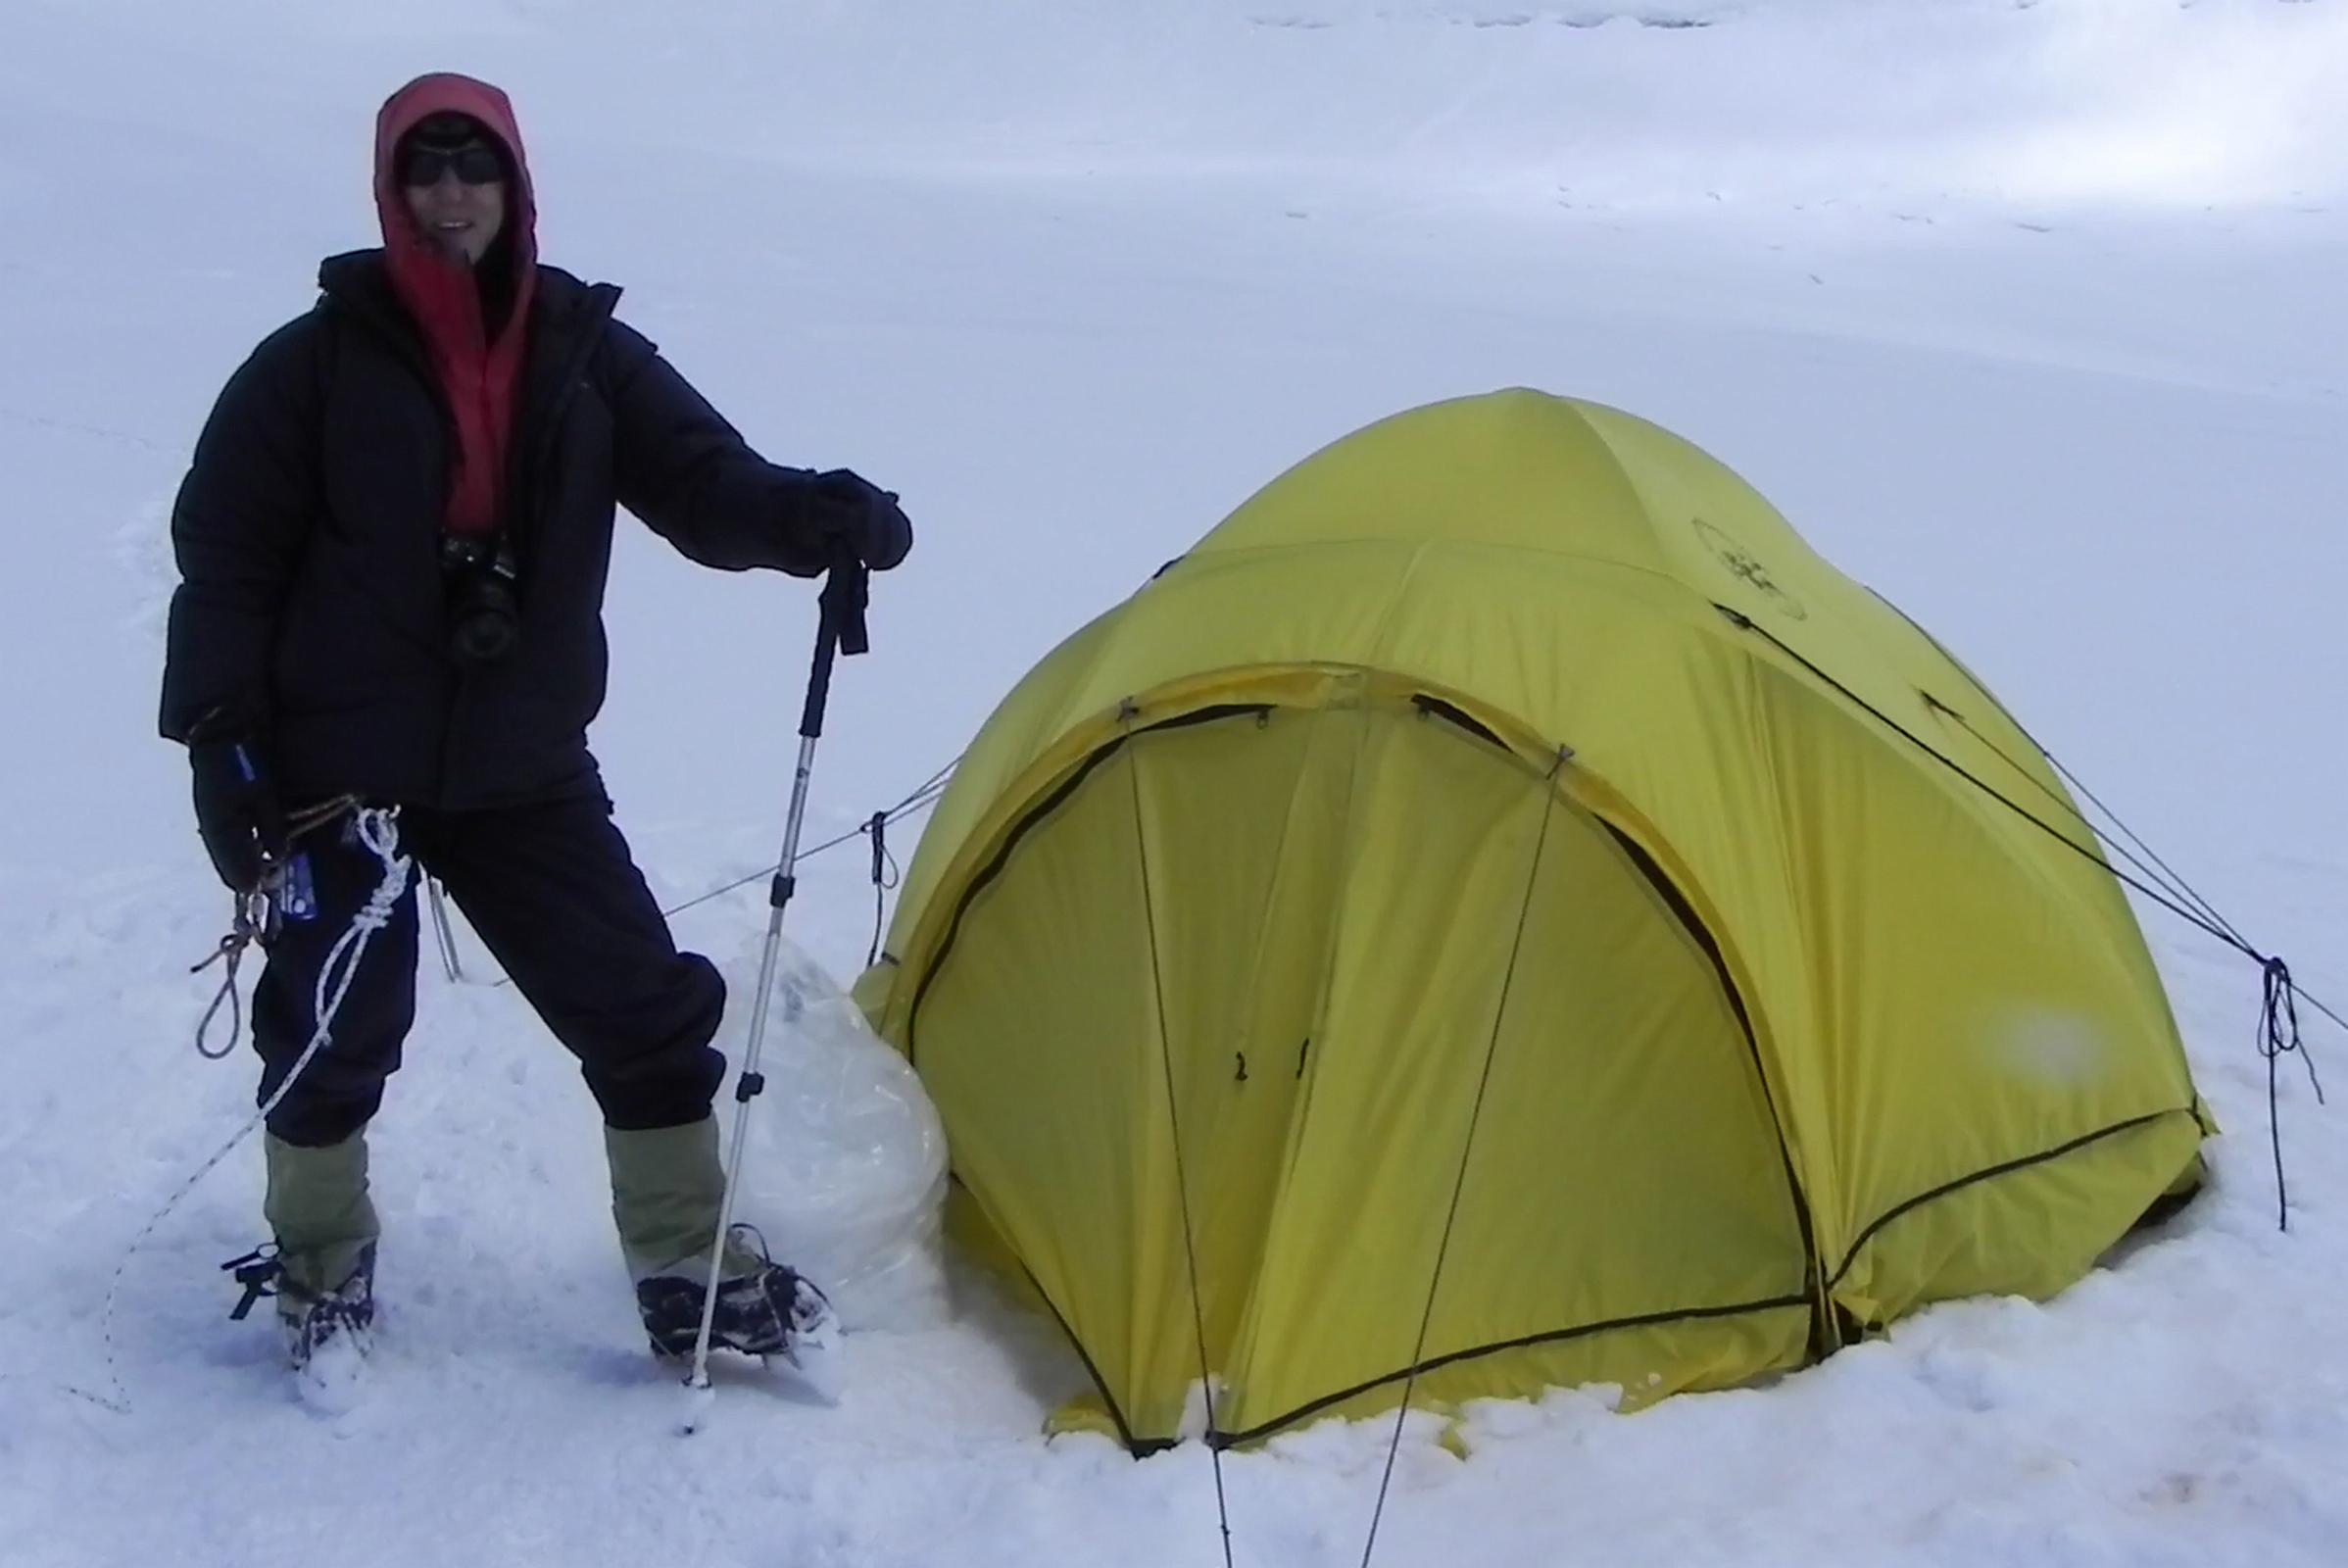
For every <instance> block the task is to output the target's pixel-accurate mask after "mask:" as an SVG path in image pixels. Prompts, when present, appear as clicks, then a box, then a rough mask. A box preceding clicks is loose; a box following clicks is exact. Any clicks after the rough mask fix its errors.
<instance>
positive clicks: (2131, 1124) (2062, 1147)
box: [1827, 1105, 2198, 1291]
mask: <svg viewBox="0 0 2348 1568" xmlns="http://www.w3.org/2000/svg"><path fill="white" fill-rule="evenodd" d="M2193 1114H2194V1111H2193V1107H2192V1106H2191V1105H2180V1106H2177V1107H2175V1108H2173V1109H2169V1110H2151V1111H2146V1112H2145V1113H2144V1114H2143V1115H2141V1116H2130V1117H2129V1118H2128V1120H2126V1121H2116V1122H2114V1123H2112V1125H2110V1126H2109V1127H2099V1128H2097V1129H2096V1130H2095V1131H2094V1132H2091V1133H2082V1134H2080V1135H2079V1137H2077V1138H2074V1139H2072V1140H2071V1141H2070V1142H2068V1143H2062V1144H2057V1145H2055V1147H2054V1148H2052V1149H2045V1150H2040V1151H2039V1152H2037V1153H2035V1154H2025V1155H2023V1156H2022V1157H2021V1158H2020V1159H2009V1160H2006V1161H2004V1162H2003V1163H2001V1164H1996V1165H1987V1166H1984V1167H1982V1168H1981V1169H1980V1170H1977V1171H1975V1172H1974V1173H1973V1174H1972V1175H1970V1176H1960V1177H1958V1178H1957V1179H1956V1180H1955V1181H1949V1182H1942V1183H1941V1184H1940V1185H1939V1186H1937V1187H1934V1188H1932V1189H1931V1190H1930V1191H1928V1192H1922V1193H1918V1194H1917V1195H1916V1196H1915V1197H1914V1198H1911V1199H1908V1200H1906V1201H1903V1202H1898V1203H1894V1204H1893V1205H1892V1206H1891V1207H1890V1208H1888V1209H1886V1210H1884V1211H1883V1214H1881V1215H1880V1216H1878V1217H1877V1218H1876V1220H1875V1221H1874V1222H1873V1223H1872V1224H1870V1225H1868V1226H1867V1228H1866V1229H1864V1230H1862V1231H1860V1232H1859V1236H1858V1240H1856V1241H1854V1242H1852V1243H1851V1249H1850V1251H1849V1252H1848V1253H1847V1254H1846V1255H1845V1256H1844V1257H1843V1259H1842V1266H1841V1267H1840V1268H1838V1269H1836V1270H1834V1278H1833V1279H1831V1280H1829V1281H1827V1289H1828V1290H1830V1291H1831V1290H1833V1289H1834V1287H1835V1286H1837V1285H1840V1284H1841V1283H1842V1276H1843V1275H1845V1274H1848V1273H1849V1272H1850V1270H1851V1265H1852V1264H1853V1263H1856V1262H1857V1261H1858V1260H1859V1254H1860V1252H1862V1251H1864V1250H1866V1248H1867V1244H1868V1243H1869V1242H1871V1241H1874V1240H1875V1237H1876V1233H1877V1232H1879V1231H1881V1230H1882V1229H1883V1227H1884V1226H1886V1225H1888V1224H1890V1223H1891V1222H1892V1221H1893V1220H1895V1219H1897V1218H1899V1217H1900V1216H1901V1215H1902V1214H1905V1213H1907V1212H1908V1211H1909V1210H1911V1209H1915V1208H1921V1207H1923V1206H1924V1205H1925V1204H1927V1203H1929V1202H1931V1201H1932V1200H1934V1199H1936V1198H1946V1197H1947V1196H1948V1195H1949V1194H1951V1193H1954V1192H1958V1191H1960V1190H1962V1189H1964V1188H1967V1187H1971V1186H1972V1185H1974V1183H1976V1182H1985V1181H1987V1180H1988V1179H1989V1178H1990V1177H1992V1176H2003V1175H2006V1174H2008V1173H2009V1172H2012V1171H2018V1170H2027V1169H2028V1168H2030V1166H2032V1165H2043V1164H2045V1163H2046V1162H2047V1161H2048V1160H2050V1159H2060V1158H2062V1157H2063V1156H2064V1155H2065V1154H2069V1153H2074V1152H2077V1151H2079V1150H2081V1149H2084V1148H2086V1147H2087V1146H2088V1145H2089V1144H2094V1143H2100V1142H2102V1141H2103V1140H2104V1139H2106V1138H2111V1137H2115V1136H2117V1135H2119V1134H2121V1133H2125V1132H2130V1131H2132V1130H2134V1129H2135V1128H2138V1127H2143V1126H2148V1125H2150V1124H2151V1123H2153V1122H2156V1121H2159V1120H2160V1119H2161V1118H2162V1117H2164V1116H2192V1115H2193ZM2195 1119H2196V1120H2198V1118H2197V1117H2196V1118H2195Z"/></svg>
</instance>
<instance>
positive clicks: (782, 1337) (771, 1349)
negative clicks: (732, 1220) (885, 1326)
mask: <svg viewBox="0 0 2348 1568" xmlns="http://www.w3.org/2000/svg"><path fill="white" fill-rule="evenodd" d="M754 1242H755V1243H756V1245H757V1248H758V1250H757V1251H756V1252H755V1253H750V1254H749V1255H750V1259H751V1261H750V1266H749V1268H748V1269H747V1270H745V1271H744V1272H742V1273H739V1274H735V1273H726V1274H723V1275H721V1276H720V1278H719V1279H718V1282H717V1307H716V1310H715V1313H714V1315H712V1316H711V1318H710V1319H709V1344H710V1345H711V1346H712V1347H714V1348H719V1349H726V1350H735V1351H739V1352H740V1353H742V1354H744V1355H779V1356H781V1357H783V1358H784V1359H785V1360H787V1361H789V1362H790V1363H791V1364H792V1365H793V1366H796V1367H799V1368H801V1369H802V1370H812V1367H813V1362H814V1360H815V1358H817V1357H820V1356H823V1355H825V1354H828V1353H829V1351H830V1350H831V1349H832V1348H833V1347H834V1346H835V1344H836V1343H837V1342H838V1340H839V1336H840V1320H839V1317H838V1315H837V1314H835V1313H834V1312H833V1311H832V1303H831V1299H830V1298H828V1297H826V1296H825V1295H824V1294H823V1292H822V1291H820V1290H818V1289H816V1287H815V1285H814V1283H813V1282H812V1281H810V1280H806V1279H802V1278H801V1277H800V1276H799V1274H798V1272H797V1271H795V1270H793V1269H791V1268H789V1267H787V1266H786V1265H784V1264H781V1263H777V1262H776V1261H774V1259H772V1258H771V1257H769V1256H767V1255H766V1250H765V1243H764V1241H763V1239H762V1238H759V1237H758V1231H757V1230H755V1229H754V1228H752V1227H751V1226H748V1225H736V1226H733V1227H731V1228H730V1229H729V1230H728V1231H727V1233H726V1259H727V1263H728V1265H729V1267H730V1265H731V1264H732V1261H733V1259H734V1258H735V1257H736V1256H737V1255H739V1254H741V1253H745V1252H749V1248H750V1246H751V1244H752V1243H754ZM694 1261H695V1262H696V1263H699V1264H701V1265H702V1266H701V1267H700V1268H698V1269H696V1270H694V1271H693V1272H691V1273H685V1272H681V1271H674V1272H669V1273H663V1274H655V1275H653V1276H651V1277H649V1278H646V1279H641V1280H638V1281H637V1282H636V1309H637V1311H638V1312H640V1313H642V1314H643V1317H644V1331H645V1333H646V1334H648V1335H650V1336H651V1338H652V1342H653V1351H654V1353H655V1354H657V1355H665V1356H679V1357H681V1356H688V1355H691V1354H692V1353H693V1346H694V1342H695V1341H696V1340H698V1339H699V1338H700V1336H701V1314H702V1298H703V1297H704V1296H705V1295H707V1294H708V1292H709V1269H708V1260H707V1259H706V1258H696V1259H694Z"/></svg>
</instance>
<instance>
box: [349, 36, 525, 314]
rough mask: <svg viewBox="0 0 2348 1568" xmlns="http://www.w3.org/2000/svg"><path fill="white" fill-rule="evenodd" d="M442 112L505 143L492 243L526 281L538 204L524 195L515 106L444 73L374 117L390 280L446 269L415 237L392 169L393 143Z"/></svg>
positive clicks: (403, 92) (413, 85)
mask: <svg viewBox="0 0 2348 1568" xmlns="http://www.w3.org/2000/svg"><path fill="white" fill-rule="evenodd" d="M443 114H458V115H470V116H472V118H473V119H475V120H477V121H479V122H480V123H482V124H484V125H486V126H487V127H489V132H490V134H491V135H493V136H495V137H497V139H498V140H500V141H502V142H504V143H505V144H506V153H507V157H508V159H509V161H510V162H511V163H512V164H513V166H514V179H513V183H512V185H511V186H510V187H509V188H508V190H507V192H506V226H505V229H504V231H503V232H501V233H500V234H499V235H498V244H499V245H500V246H503V247H509V248H510V249H509V251H508V254H509V255H510V256H511V257H512V259H513V262H514V277H515V278H516V279H526V278H528V277H529V276H530V270H531V268H533V267H534V266H536V265H537V261H538V205H537V201H536V199H535V198H534V197H533V195H532V194H531V191H530V165H529V160H528V159H527V158H525V157H524V156H523V154H522V148H521V128H520V127H519V126H518V125H516V124H515V123H514V105H513V104H512V103H511V102H509V101H508V100H507V98H506V95H505V94H504V93H503V92H501V91H499V90H498V89H497V88H495V87H492V86H491V85H489V83H487V82H485V81H476V80H474V79H473V78H472V77H470V76H461V75H458V74H457V73H454V72H447V71H438V72H434V73H431V74H430V75H427V76H418V77H416V79H415V80H414V81H412V82H410V83H408V85H407V86H405V87H402V88H401V89H400V90H399V91H398V92H395V93H393V94H392V95H391V96H390V97H389V98H387V99H385V100H384V103H383V109H382V112H381V113H380V114H378V115H376V116H375V216H376V217H377V218H379V219H380V220H381V221H382V223H383V254H384V260H385V261H386V262H387V263H389V265H390V267H391V270H392V275H393V277H394V278H395V279H397V278H400V277H402V276H403V275H406V276H410V277H413V276H414V275H415V273H414V269H415V268H416V265H417V264H418V262H419V261H421V262H425V263H429V264H431V265H434V266H439V267H446V266H447V265H448V264H447V263H446V262H445V261H443V260H442V259H441V258H440V257H439V255H438V254H437V253H436V252H434V251H432V250H431V249H430V248H429V247H428V246H427V245H426V244H425V242H424V238H423V236H422V235H421V234H419V233H417V232H416V221H415V220H414V219H412V218H411V217H409V216H408V198H407V196H406V194H405V193H404V192H403V191H402V190H401V189H400V177H399V172H398V171H397V170H395V169H394V168H393V167H392V165H393V162H394V160H395V156H396V155H397V153H398V151H399V146H400V138H401V137H403V136H405V135H407V134H408V132H410V131H412V130H414V129H415V128H416V123H417V122H418V121H421V120H423V119H424V118H425V117H427V116H430V115H443Z"/></svg>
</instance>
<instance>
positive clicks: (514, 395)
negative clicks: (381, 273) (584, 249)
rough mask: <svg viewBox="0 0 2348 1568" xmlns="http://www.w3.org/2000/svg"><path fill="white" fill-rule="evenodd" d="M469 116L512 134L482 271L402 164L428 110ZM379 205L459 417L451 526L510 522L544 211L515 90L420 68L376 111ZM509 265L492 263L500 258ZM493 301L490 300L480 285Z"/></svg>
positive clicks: (489, 527) (400, 277) (394, 278)
mask: <svg viewBox="0 0 2348 1568" xmlns="http://www.w3.org/2000/svg"><path fill="white" fill-rule="evenodd" d="M449 113H454V114H460V115H470V116H471V117H472V118H473V119H475V120H477V121H479V122H480V123H482V124H483V125H485V126H487V127H488V129H489V133H490V134H491V135H493V136H495V137H497V138H498V139H499V140H500V141H503V142H504V143H505V144H506V152H507V154H508V161H509V163H510V164H511V165H512V167H513V177H512V178H511V179H510V180H509V181H508V182H507V186H506V226H505V228H504V229H503V230H502V231H501V232H500V233H499V235H498V238H497V244H498V247H499V249H498V251H496V252H494V253H493V254H492V255H491V256H488V257H484V258H483V259H482V268H483V270H484V273H485V275H476V273H475V270H474V269H471V268H468V267H466V266H465V265H464V264H463V263H462V262H452V261H450V260H449V259H448V258H447V257H445V256H442V255H441V254H440V253H439V252H438V251H436V250H434V249H433V248H432V247H431V245H430V244H429V242H427V241H426V240H425V238H424V236H423V234H422V232H421V231H420V230H418V229H417V228H416V221H415V220H414V219H413V218H411V217H410V216H409V214H408V198H407V194H406V192H405V191H403V190H402V189H401V187H400V177H399V172H398V171H397V170H396V169H395V168H394V167H393V165H394V164H395V163H396V161H397V155H398V153H399V147H400V138H401V137H403V136H405V135H407V134H408V132H409V131H411V130H414V129H415V128H416V122H418V121H420V120H422V119H423V118H424V117H425V116H427V115H438V114H449ZM375 211H376V213H377V214H378V215H379V216H380V217H381V219H382V221H383V265H384V268H385V270H387V271H389V272H390V273H391V286H392V289H393V291H394V292H395V293H397V294H398V295H399V297H400V303H401V304H403V305H405V306H406V307H407V308H408V314H409V315H410V316H411V317H413V318H414V319H415V320H416V326H417V327H418V329H420V330H421V331H422V333H423V337H424V346H425V349H426V351H427V352H428V353H429V354H430V355H431V358H432V368H433V372H434V374H435V375H437V376H438V377H439V380H440V386H441V390H442V391H443V393H445V394H446V396H447V398H448V405H449V413H450V415H451V417H453V418H454V420H455V422H456V427H457V449H456V451H455V452H454V453H453V454H452V455H451V457H452V461H451V465H450V484H449V500H448V512H447V515H446V516H445V517H444V518H443V526H445V527H446V528H447V529H448V530H449V531H450V532H452V533H459V534H484V533H493V532H495V531H497V530H498V529H499V528H500V527H502V526H503V525H504V517H505V509H506V501H507V483H506V481H507V475H508V470H509V468H510V467H511V465H512V457H513V452H514V409H515V404H516V401H517V399H518V396H519V394H518V390H517V389H518V386H519V381H520V376H521V364H522V357H523V354H524V352H525V344H526V342H527V339H528V336H529V323H530V296H531V295H532V293H533V292H534V291H535V290H536V288H537V285H538V238H537V223H538V214H537V210H536V207H535V205H534V204H533V203H532V201H531V198H530V168H529V165H528V164H527V163H525V162H524V161H523V159H522V152H521V132H520V131H519V130H518V129H516V128H515V126H514V106H513V105H512V104H510V103H508V102H507V101H506V95H505V94H504V93H502V92H500V91H498V90H497V89H496V88H495V87H492V86H491V85H489V83H487V82H485V81H475V80H473V79H472V77H470V76H459V75H453V74H448V73H435V74H433V75H429V76H418V77H416V79H415V80H414V81H412V82H410V83H408V85H407V86H405V87H402V88H401V89H400V90H399V91H398V92H395V93H393V94H392V95H391V98H390V100H389V101H388V102H386V103H385V104H384V105H383V112H382V113H381V114H380V115H378V116H376V117H375ZM501 266H502V267H503V268H505V269H507V270H505V271H503V273H502V275H501V274H499V273H491V272H487V270H488V269H490V268H493V267H501ZM483 284H488V285H489V291H488V292H489V293H490V295H492V296H493V297H495V296H502V297H501V298H495V303H494V306H485V304H484V297H483V295H484V291H483V288H482V286H481V285H483Z"/></svg>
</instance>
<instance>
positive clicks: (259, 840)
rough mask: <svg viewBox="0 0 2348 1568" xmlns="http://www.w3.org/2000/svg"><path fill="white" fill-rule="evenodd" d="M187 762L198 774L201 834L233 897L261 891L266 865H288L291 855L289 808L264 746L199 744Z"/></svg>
mask: <svg viewBox="0 0 2348 1568" xmlns="http://www.w3.org/2000/svg"><path fill="white" fill-rule="evenodd" d="M187 760H188V762H189V764H190V766H191V767H193V769H194V770H195V783H196V831H197V832H198V833H199V834H201V835H203V839H204V850H205V853H206V854H208V855H210V856H211V857H212V868H213V869H214V870H215V871H217V872H219V873H220V880H221V881H222V882H225V883H226V884H227V885H228V890H229V891H230V892H232V893H239V894H244V893H251V892H252V891H253V890H254V889H255V888H257V887H259V886H260V885H261V874H262V871H263V870H264V868H265V865H266V864H272V863H275V862H277V861H280V860H283V859H284V858H285V853H286V834H285V808H284V805H283V803H281V802H280V801H279V800H278V799H277V789H276V785H275V783H274V782H273V781H272V780H271V779H270V777H269V763H268V760H266V758H265V757H264V755H263V751H262V747H261V744H260V743H259V742H258V741H257V740H254V739H251V738H243V739H235V740H230V739H220V740H207V741H197V742H195V743H194V744H193V745H191V746H189V747H188V749H187ZM265 857H266V858H267V859H266V861H265Z"/></svg>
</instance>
